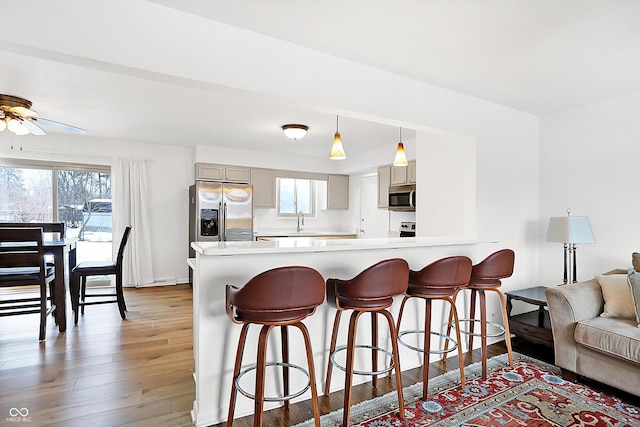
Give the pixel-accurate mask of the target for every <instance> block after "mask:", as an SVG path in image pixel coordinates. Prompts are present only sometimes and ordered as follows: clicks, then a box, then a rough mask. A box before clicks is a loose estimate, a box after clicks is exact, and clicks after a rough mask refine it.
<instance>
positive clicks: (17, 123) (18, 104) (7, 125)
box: [0, 94, 87, 135]
mask: <svg viewBox="0 0 640 427" xmlns="http://www.w3.org/2000/svg"><path fill="white" fill-rule="evenodd" d="M37 115H38V113H36V112H35V111H33V110H32V109H31V101H29V100H28V99H24V98H19V97H17V96H12V95H2V94H0V132H2V131H4V130H5V129H7V130H9V131H10V132H13V133H14V134H16V135H29V134H31V135H46V133H45V131H44V130H42V128H40V126H39V124H42V125H47V126H52V127H56V128H59V129H63V130H67V131H71V132H76V133H82V134H86V133H87V131H86V130H84V129H80V128H78V127H75V126H71V125H66V124H64V123H60V122H54V121H53V120H49V119H43V118H42V117H36V116H37ZM36 123H37V124H36Z"/></svg>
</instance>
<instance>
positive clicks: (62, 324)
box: [42, 237, 77, 332]
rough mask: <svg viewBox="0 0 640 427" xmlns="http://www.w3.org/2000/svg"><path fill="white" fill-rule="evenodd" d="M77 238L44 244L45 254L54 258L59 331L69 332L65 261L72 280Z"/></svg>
mask: <svg viewBox="0 0 640 427" xmlns="http://www.w3.org/2000/svg"><path fill="white" fill-rule="evenodd" d="M76 240H77V239H76V238H75V237H65V238H63V239H51V240H45V241H43V242H42V245H43V246H44V251H45V254H47V255H52V256H53V262H54V269H55V273H56V278H55V279H54V283H55V290H54V295H53V300H54V303H55V305H56V309H55V312H54V316H55V319H56V323H57V324H58V330H59V331H60V332H64V331H66V330H67V280H65V268H64V266H65V261H66V263H67V265H68V267H69V270H68V274H67V275H66V279H68V280H71V270H72V269H73V267H75V266H76Z"/></svg>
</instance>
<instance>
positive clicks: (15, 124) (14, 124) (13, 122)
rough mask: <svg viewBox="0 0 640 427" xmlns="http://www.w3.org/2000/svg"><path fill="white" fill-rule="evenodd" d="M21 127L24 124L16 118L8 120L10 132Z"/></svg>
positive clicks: (16, 130) (14, 131)
mask: <svg viewBox="0 0 640 427" xmlns="http://www.w3.org/2000/svg"><path fill="white" fill-rule="evenodd" d="M21 127H22V124H21V123H20V121H18V120H16V119H12V118H9V121H7V130H9V131H10V132H13V133H16V132H18V131H19V130H20V128H21Z"/></svg>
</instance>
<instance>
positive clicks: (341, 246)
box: [191, 237, 488, 256]
mask: <svg viewBox="0 0 640 427" xmlns="http://www.w3.org/2000/svg"><path fill="white" fill-rule="evenodd" d="M475 243H488V242H480V241H477V240H456V239H454V238H451V237H394V238H379V239H337V240H336V239H332V240H324V239H317V238H315V239H314V238H311V237H299V238H292V239H285V240H272V241H250V242H192V243H191V247H192V248H193V250H195V251H196V253H199V254H202V255H212V256H228V255H249V254H259V253H287V252H289V253H291V252H329V251H354V250H370V249H394V248H411V247H425V246H448V245H468V244H475Z"/></svg>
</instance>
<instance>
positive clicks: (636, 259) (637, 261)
mask: <svg viewBox="0 0 640 427" xmlns="http://www.w3.org/2000/svg"><path fill="white" fill-rule="evenodd" d="M631 265H633V269H634V270H635V271H640V253H638V252H634V253H632V254H631Z"/></svg>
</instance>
